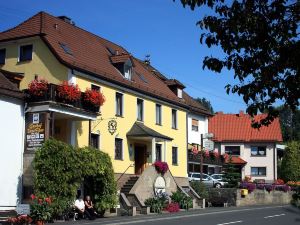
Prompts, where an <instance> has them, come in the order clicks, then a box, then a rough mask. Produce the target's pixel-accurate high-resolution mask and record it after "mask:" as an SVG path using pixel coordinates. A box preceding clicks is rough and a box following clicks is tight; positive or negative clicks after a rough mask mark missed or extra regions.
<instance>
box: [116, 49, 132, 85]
mask: <svg viewBox="0 0 300 225" xmlns="http://www.w3.org/2000/svg"><path fill="white" fill-rule="evenodd" d="M110 60H111V62H112V64H113V65H114V66H115V67H116V68H117V69H118V70H119V71H120V73H121V74H122V75H123V76H124V78H126V79H127V80H131V77H132V67H133V66H134V65H133V61H132V57H131V55H129V54H128V53H122V54H119V52H118V51H117V52H116V53H115V55H112V56H111V57H110Z"/></svg>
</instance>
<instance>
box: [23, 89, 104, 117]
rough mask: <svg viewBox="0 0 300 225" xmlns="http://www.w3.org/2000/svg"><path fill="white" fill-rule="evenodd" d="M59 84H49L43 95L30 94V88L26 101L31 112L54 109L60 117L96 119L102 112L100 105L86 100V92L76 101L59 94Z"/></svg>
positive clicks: (26, 92) (26, 91)
mask: <svg viewBox="0 0 300 225" xmlns="http://www.w3.org/2000/svg"><path fill="white" fill-rule="evenodd" d="M57 88H58V85H55V84H48V90H47V91H46V92H45V94H44V95H42V96H30V94H29V92H28V90H27V89H26V90H24V92H25V94H26V103H27V104H28V110H27V111H29V112H40V111H53V112H56V113H58V114H59V115H60V117H62V118H63V117H73V119H74V120H76V119H77V120H78V119H80V120H95V119H96V118H97V116H98V115H99V114H100V112H99V107H95V106H91V105H89V104H87V103H86V102H85V101H84V93H83V92H81V97H80V98H79V99H78V100H76V101H72V102H70V101H66V100H65V99H62V98H60V97H59V96H58V91H57Z"/></svg>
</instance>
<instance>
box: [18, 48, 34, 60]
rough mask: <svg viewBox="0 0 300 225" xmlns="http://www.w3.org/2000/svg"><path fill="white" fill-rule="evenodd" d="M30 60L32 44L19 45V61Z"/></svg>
mask: <svg viewBox="0 0 300 225" xmlns="http://www.w3.org/2000/svg"><path fill="white" fill-rule="evenodd" d="M29 60H32V45H23V46H21V47H20V55H19V62H23V61H29Z"/></svg>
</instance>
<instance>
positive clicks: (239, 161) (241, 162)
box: [225, 156, 247, 164]
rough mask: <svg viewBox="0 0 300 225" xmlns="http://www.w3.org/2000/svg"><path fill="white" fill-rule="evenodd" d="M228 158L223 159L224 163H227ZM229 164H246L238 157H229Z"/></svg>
mask: <svg viewBox="0 0 300 225" xmlns="http://www.w3.org/2000/svg"><path fill="white" fill-rule="evenodd" d="M229 160H230V158H229V157H227V158H226V159H225V163H229ZM231 163H232V164H246V163H247V162H246V161H245V160H243V159H241V158H240V157H239V156H231Z"/></svg>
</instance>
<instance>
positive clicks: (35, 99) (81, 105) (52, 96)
mask: <svg viewBox="0 0 300 225" xmlns="http://www.w3.org/2000/svg"><path fill="white" fill-rule="evenodd" d="M57 88H58V85H56V84H48V90H47V92H46V93H45V94H44V95H43V96H31V95H30V94H29V92H28V90H27V89H26V90H24V92H25V93H26V95H27V98H26V101H27V102H28V103H39V102H55V103H59V104H62V105H65V106H69V107H70V106H71V107H75V108H78V109H81V110H85V111H89V112H94V113H98V112H99V108H100V107H96V106H92V105H90V104H88V103H87V102H85V101H84V93H83V92H81V97H80V98H79V99H78V100H76V101H72V102H71V101H66V100H65V99H62V98H60V97H59V96H58V91H57Z"/></svg>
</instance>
